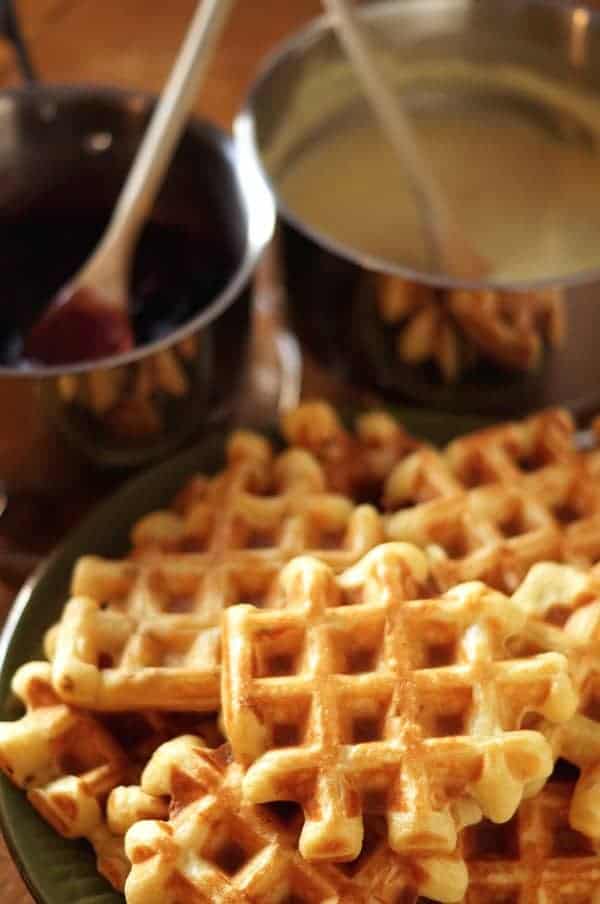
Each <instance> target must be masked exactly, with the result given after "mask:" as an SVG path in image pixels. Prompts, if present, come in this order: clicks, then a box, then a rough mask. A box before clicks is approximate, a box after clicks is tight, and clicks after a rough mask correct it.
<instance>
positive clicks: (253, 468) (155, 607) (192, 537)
mask: <svg viewBox="0 0 600 904" xmlns="http://www.w3.org/2000/svg"><path fill="white" fill-rule="evenodd" d="M132 539H133V544H134V552H133V555H132V557H131V558H130V559H125V560H121V561H107V560H102V559H99V558H96V557H85V558H83V559H81V560H80V561H79V563H78V565H77V567H76V570H75V574H74V577H73V582H72V591H73V594H74V598H73V599H71V600H70V602H69V603H68V604H67V606H66V608H65V612H64V615H63V618H62V620H61V624H60V627H59V628H58V630H54V631H53V632H52V634H51V637H50V640H49V643H48V645H47V650H48V653H49V655H50V657H51V658H52V659H53V682H54V685H55V687H56V689H57V691H58V692H59V693H60V695H61V697H62V698H63V699H64V700H65V701H67V702H69V703H72V704H74V705H77V706H85V707H88V708H91V709H95V710H100V711H118V710H121V711H124V710H130V709H156V708H163V709H167V710H185V711H189V710H195V711H205V712H210V711H214V710H216V709H218V708H219V702H220V695H219V673H220V665H219V649H220V643H219V623H220V617H221V613H222V611H223V610H224V608H225V607H227V606H228V605H230V604H231V603H236V602H239V601H240V600H245V601H249V602H260V603H261V604H268V602H269V595H270V588H271V585H272V583H273V579H274V577H275V576H276V575H277V573H278V571H279V569H280V568H281V566H282V565H283V564H284V563H285V562H287V561H289V560H290V559H291V558H293V557H294V556H296V555H297V554H298V553H300V552H303V551H308V552H310V553H311V555H315V556H317V557H319V558H321V559H322V560H323V561H325V562H328V563H329V564H330V565H331V566H332V567H333V568H334V569H335V570H342V569H343V568H345V567H347V566H348V565H349V564H351V563H352V562H355V561H356V560H357V559H359V558H360V557H361V556H362V555H363V554H364V553H365V552H366V551H367V550H369V549H371V548H372V547H373V546H374V545H376V544H377V543H378V542H380V540H381V539H382V527H381V520H380V516H379V515H378V514H377V512H376V510H375V509H374V508H373V507H371V506H366V505H363V506H355V505H354V504H353V502H352V501H351V500H350V499H348V498H347V497H344V496H341V495H339V494H335V493H330V492H328V491H327V484H326V480H325V477H324V475H323V472H322V469H321V467H320V465H319V464H318V463H317V462H316V461H315V459H313V458H312V457H311V456H310V455H309V453H308V452H306V451H304V450H301V449H292V450H289V451H287V452H284V453H282V454H281V455H279V456H277V457H275V456H274V455H273V451H272V449H271V447H270V446H269V444H268V443H267V442H266V441H265V440H263V439H262V438H261V437H258V436H256V435H253V434H249V433H237V434H234V436H233V438H232V440H231V442H230V443H229V447H228V467H227V468H226V469H225V470H224V471H223V472H222V473H221V474H219V475H218V476H217V477H216V478H213V479H212V480H207V479H205V478H196V479H195V480H194V481H193V482H192V483H191V484H190V485H189V486H188V487H187V488H186V490H185V491H184V493H183V494H181V495H180V497H179V499H178V501H177V510H171V511H163V512H154V513H152V514H150V515H148V516H147V517H145V518H143V519H141V521H140V522H138V524H137V525H136V527H135V528H134V531H133V537H132Z"/></svg>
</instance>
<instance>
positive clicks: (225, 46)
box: [0, 0, 320, 904]
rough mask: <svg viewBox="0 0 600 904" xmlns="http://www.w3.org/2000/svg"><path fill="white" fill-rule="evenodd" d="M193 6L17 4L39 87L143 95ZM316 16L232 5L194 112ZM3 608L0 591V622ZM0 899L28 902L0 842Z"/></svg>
mask: <svg viewBox="0 0 600 904" xmlns="http://www.w3.org/2000/svg"><path fill="white" fill-rule="evenodd" d="M195 6H196V3H195V0H167V2H163V0H17V8H18V11H19V15H20V19H21V25H22V29H23V31H24V34H25V37H26V39H27V42H28V45H29V47H30V50H31V55H32V58H33V62H34V64H35V66H36V68H37V70H38V72H39V74H40V77H41V78H42V79H43V80H44V81H51V82H76V81H86V82H105V83H113V84H118V85H122V86H123V87H127V88H139V89H144V90H150V91H159V90H160V87H161V85H162V84H163V83H164V80H165V77H166V75H167V73H168V71H169V67H170V65H171V63H172V61H173V57H174V54H175V53H176V50H177V47H178V44H179V41H180V40H181V38H182V36H183V34H184V31H185V27H186V24H187V23H188V21H189V19H190V16H191V14H192V12H193V10H194V8H195ZM319 9H320V4H319V0H260V3H256V2H248V0H246V2H242V3H239V4H238V6H237V10H236V12H235V15H234V18H233V20H232V22H231V23H230V25H229V27H228V28H227V30H226V32H225V36H224V38H223V42H222V45H221V47H220V50H219V53H218V55H217V58H216V60H215V62H214V63H213V65H212V68H211V72H210V76H209V78H208V79H207V82H206V84H205V87H204V89H203V91H202V93H201V96H200V97H199V101H198V104H197V108H196V109H197V112H198V113H200V114H202V115H204V116H207V117H208V118H210V119H212V120H214V121H216V122H218V123H219V124H220V125H222V126H225V127H228V126H229V125H230V124H231V120H232V117H233V116H234V115H235V112H236V110H237V109H238V108H239V106H240V104H241V102H242V100H243V98H244V96H245V93H246V91H247V89H248V87H249V85H250V83H251V81H252V78H253V76H254V74H255V72H256V70H257V67H258V65H259V62H260V60H261V59H262V58H263V57H264V55H265V54H266V53H267V52H268V51H269V49H270V48H272V47H273V46H274V45H275V44H276V43H277V42H278V41H280V40H281V39H282V38H283V37H284V36H285V35H287V34H289V33H290V32H292V31H294V30H295V29H296V28H298V27H299V26H301V25H302V23H304V22H306V21H307V20H308V19H311V18H312V17H313V16H315V15H316V14H318V13H319ZM259 10H260V11H259ZM19 81H20V79H19V74H18V70H17V68H16V65H15V59H14V54H13V51H12V49H11V48H10V47H9V46H7V45H5V44H3V43H2V42H0V86H12V85H17V84H19ZM9 604H10V597H9V596H8V594H7V593H6V592H5V591H4V589H3V588H2V587H1V586H0V621H1V620H2V619H3V617H4V616H5V614H6V612H7V610H8V606H9ZM0 900H2V902H5V901H10V902H11V904H31V902H32V898H31V896H30V895H29V893H28V892H27V890H26V888H25V886H24V885H23V883H22V881H21V879H20V878H19V876H18V874H17V872H16V870H15V868H14V866H13V864H12V861H11V860H10V857H9V855H8V853H7V851H6V848H5V846H4V843H3V842H2V841H1V840H0ZM73 904H76V902H73Z"/></svg>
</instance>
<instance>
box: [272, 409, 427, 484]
mask: <svg viewBox="0 0 600 904" xmlns="http://www.w3.org/2000/svg"><path fill="white" fill-rule="evenodd" d="M281 427H282V431H283V434H284V436H285V438H286V440H287V441H288V443H289V444H290V445H291V446H293V447H297V448H301V449H305V450H306V451H308V452H310V453H311V455H312V456H314V458H315V459H316V460H317V461H318V462H319V464H320V465H321V467H322V468H323V472H324V474H325V476H326V480H327V483H328V485H329V486H330V487H331V488H332V489H336V490H337V491H338V492H341V493H347V494H349V495H351V496H352V497H353V498H354V499H357V498H362V497H364V496H366V497H368V498H376V497H377V496H378V494H379V489H380V486H381V484H382V483H383V481H384V480H385V478H386V477H387V476H388V475H389V473H390V472H391V470H392V469H393V467H394V466H395V465H396V464H397V463H398V462H399V461H401V460H402V459H404V458H405V457H406V456H407V455H409V454H410V453H411V452H414V451H415V450H416V449H418V448H420V447H421V446H423V445H424V443H422V442H419V441H418V440H416V439H415V438H414V437H412V436H410V434H409V433H407V431H406V430H405V429H404V428H403V427H402V425H401V424H400V423H398V421H397V420H395V418H393V417H391V416H390V415H389V414H386V413H385V412H381V411H374V412H370V413H368V414H363V415H362V416H360V417H358V418H357V420H356V427H355V432H354V433H351V432H350V431H348V430H346V429H345V428H344V426H343V425H342V423H341V421H340V419H339V417H338V415H337V414H336V412H335V411H334V409H333V408H332V407H331V405H328V404H327V403H326V402H305V403H304V404H302V405H300V406H299V407H298V408H296V409H294V410H293V411H290V412H288V413H287V414H285V415H284V416H283V418H282V424H281Z"/></svg>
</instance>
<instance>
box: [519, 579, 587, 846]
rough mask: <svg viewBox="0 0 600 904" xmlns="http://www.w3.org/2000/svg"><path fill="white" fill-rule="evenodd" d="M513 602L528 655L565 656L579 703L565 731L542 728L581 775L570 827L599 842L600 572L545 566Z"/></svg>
mask: <svg viewBox="0 0 600 904" xmlns="http://www.w3.org/2000/svg"><path fill="white" fill-rule="evenodd" d="M513 601H514V602H515V603H516V604H517V605H518V606H519V607H520V608H521V609H522V611H523V612H525V613H526V615H527V623H526V626H525V629H524V631H523V633H522V636H521V637H520V638H519V644H520V648H521V651H522V652H523V653H532V654H535V653H538V652H539V651H542V650H543V651H547V650H554V651H560V652H561V653H562V654H564V655H565V656H566V657H567V658H568V660H569V664H570V671H571V674H572V676H573V680H574V683H575V686H576V688H577V692H578V695H579V699H580V704H579V710H578V712H577V714H576V715H575V716H574V717H573V718H572V719H570V720H569V721H568V722H566V723H565V725H564V726H560V728H559V727H557V726H550V725H545V724H544V725H541V726H540V728H541V729H542V730H543V731H544V733H545V734H546V736H547V737H548V739H549V741H550V742H551V744H552V747H553V751H554V756H555V758H558V757H562V758H563V759H565V760H567V761H568V762H570V763H572V764H573V765H574V766H577V767H578V768H579V769H580V770H581V775H580V778H579V780H578V782H577V785H576V787H575V792H574V794H573V800H572V806H571V825H572V826H573V828H574V829H577V830H578V831H580V832H582V833H583V834H585V835H587V836H588V837H590V838H593V839H595V840H596V841H597V842H600V572H599V570H598V568H596V569H593V570H592V571H591V572H589V573H588V572H583V571H580V570H578V569H575V568H573V567H571V566H568V565H558V564H555V563H550V562H546V563H540V564H538V565H536V566H535V567H534V568H532V570H531V571H530V572H529V574H528V576H527V578H526V579H525V581H524V582H523V584H522V585H521V587H519V589H518V591H517V592H516V593H515V594H514V597H513Z"/></svg>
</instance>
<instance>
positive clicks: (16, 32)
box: [0, 0, 38, 83]
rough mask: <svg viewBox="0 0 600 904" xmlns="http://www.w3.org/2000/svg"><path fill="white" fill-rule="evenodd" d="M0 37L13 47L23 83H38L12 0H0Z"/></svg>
mask: <svg viewBox="0 0 600 904" xmlns="http://www.w3.org/2000/svg"><path fill="white" fill-rule="evenodd" d="M0 35H2V36H3V37H4V38H6V40H7V41H10V43H11V44H12V46H13V47H14V49H15V54H16V57H17V65H18V67H19V72H20V73H21V76H22V78H23V81H25V82H28V83H31V82H36V81H38V77H37V73H36V71H35V69H34V66H33V63H32V62H31V57H30V55H29V50H28V48H27V44H26V43H25V39H24V37H23V32H22V31H21V27H20V25H19V18H18V16H17V11H16V9H15V3H14V0H0Z"/></svg>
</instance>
